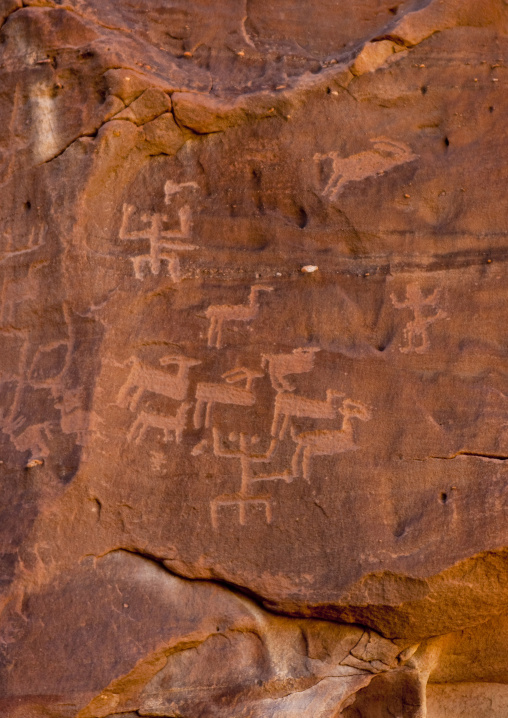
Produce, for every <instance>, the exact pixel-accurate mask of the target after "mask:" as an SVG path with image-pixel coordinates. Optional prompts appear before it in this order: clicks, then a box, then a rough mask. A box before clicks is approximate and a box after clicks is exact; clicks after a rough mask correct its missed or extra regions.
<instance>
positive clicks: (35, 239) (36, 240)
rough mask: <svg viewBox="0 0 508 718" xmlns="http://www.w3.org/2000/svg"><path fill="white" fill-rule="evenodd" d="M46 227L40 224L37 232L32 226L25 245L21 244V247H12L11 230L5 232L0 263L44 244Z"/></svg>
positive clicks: (32, 250) (33, 250)
mask: <svg viewBox="0 0 508 718" xmlns="http://www.w3.org/2000/svg"><path fill="white" fill-rule="evenodd" d="M46 230H47V227H45V226H42V227H40V229H39V231H38V232H37V231H36V229H35V227H33V228H32V231H31V232H30V236H29V239H28V243H27V244H26V245H25V246H22V247H21V248H18V249H14V248H13V247H12V232H8V233H7V232H6V233H5V234H4V239H5V238H6V237H7V240H6V245H5V246H6V249H5V251H4V252H2V253H1V254H0V264H3V263H4V262H6V261H7V260H8V259H11V258H12V257H19V256H22V255H25V254H30V253H31V252H35V251H36V250H37V249H39V248H40V247H43V246H44V244H45V234H46Z"/></svg>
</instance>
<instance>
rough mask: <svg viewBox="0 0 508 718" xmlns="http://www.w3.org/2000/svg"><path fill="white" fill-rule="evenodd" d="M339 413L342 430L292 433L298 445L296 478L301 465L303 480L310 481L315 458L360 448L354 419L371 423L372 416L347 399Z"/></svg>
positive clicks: (364, 407)
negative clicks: (355, 438) (356, 440)
mask: <svg viewBox="0 0 508 718" xmlns="http://www.w3.org/2000/svg"><path fill="white" fill-rule="evenodd" d="M338 411H339V413H340V414H342V417H343V420H342V428H340V429H321V430H319V429H318V430H316V431H303V432H301V433H300V434H296V433H295V432H294V431H291V435H292V437H293V441H295V442H296V444H297V446H296V450H295V453H294V455H293V461H292V465H291V468H292V474H293V476H294V477H295V478H296V477H298V476H299V475H300V472H299V466H300V463H301V466H302V471H303V478H304V479H306V480H307V481H309V480H310V464H311V460H312V457H313V456H333V455H334V454H343V453H344V452H346V451H355V450H356V449H357V448H358V446H357V444H356V443H355V440H354V434H353V424H352V419H358V420H360V421H369V420H370V419H371V418H372V414H371V413H370V411H369V409H368V408H367V407H366V406H365V404H362V403H361V402H359V401H353V400H352V399H345V400H344V403H343V405H342V407H341V408H340V409H339V410H338Z"/></svg>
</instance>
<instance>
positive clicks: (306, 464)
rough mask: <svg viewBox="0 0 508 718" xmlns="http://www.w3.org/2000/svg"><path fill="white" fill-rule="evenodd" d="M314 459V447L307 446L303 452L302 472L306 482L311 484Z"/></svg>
mask: <svg viewBox="0 0 508 718" xmlns="http://www.w3.org/2000/svg"><path fill="white" fill-rule="evenodd" d="M311 459H312V447H310V446H307V447H306V448H305V450H304V452H303V460H302V470H303V478H304V479H305V481H309V482H310V460H311Z"/></svg>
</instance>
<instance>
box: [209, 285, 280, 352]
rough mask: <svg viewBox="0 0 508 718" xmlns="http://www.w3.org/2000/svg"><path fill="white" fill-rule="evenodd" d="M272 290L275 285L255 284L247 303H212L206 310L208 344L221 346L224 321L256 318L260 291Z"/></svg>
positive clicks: (244, 320) (246, 320)
mask: <svg viewBox="0 0 508 718" xmlns="http://www.w3.org/2000/svg"><path fill="white" fill-rule="evenodd" d="M271 291H273V287H265V286H264V285H262V284H254V285H253V286H252V287H251V290H250V294H249V301H248V302H247V304H212V305H210V306H209V307H208V309H207V310H206V312H205V316H206V317H207V319H209V320H210V326H209V329H208V346H209V347H216V348H217V349H220V348H221V346H222V330H223V325H224V322H250V321H252V320H253V319H255V318H256V317H257V315H258V312H259V293H260V292H271Z"/></svg>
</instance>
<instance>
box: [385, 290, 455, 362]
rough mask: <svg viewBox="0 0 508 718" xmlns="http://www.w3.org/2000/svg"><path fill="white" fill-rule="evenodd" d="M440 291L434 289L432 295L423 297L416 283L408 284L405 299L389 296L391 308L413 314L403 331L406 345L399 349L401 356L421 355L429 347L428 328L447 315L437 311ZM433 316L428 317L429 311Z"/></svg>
mask: <svg viewBox="0 0 508 718" xmlns="http://www.w3.org/2000/svg"><path fill="white" fill-rule="evenodd" d="M439 294H440V290H439V289H435V290H434V291H433V292H432V294H429V295H428V296H427V297H425V296H424V295H423V293H422V290H421V288H420V286H419V285H418V284H416V283H413V284H408V286H407V287H406V298H405V299H404V301H402V302H401V301H399V300H398V299H397V297H396V295H395V294H391V295H390V297H391V300H392V303H393V306H394V307H395V308H396V309H410V310H411V311H412V312H413V319H412V320H411V321H409V322H408V323H407V324H406V327H405V329H404V340H405V342H406V345H405V346H403V347H400V351H401V352H402V353H403V354H410V353H411V352H415V353H416V354H423V353H424V352H426V351H427V350H428V349H429V347H430V340H429V334H428V327H429V326H430V325H431V324H434V322H437V320H438V319H444V318H445V317H446V316H447V314H446V312H444V311H443V310H442V309H438V307H437V306H436V302H437V301H438V299H439ZM432 310H434V314H432V313H431V314H430V315H429V311H432Z"/></svg>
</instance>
